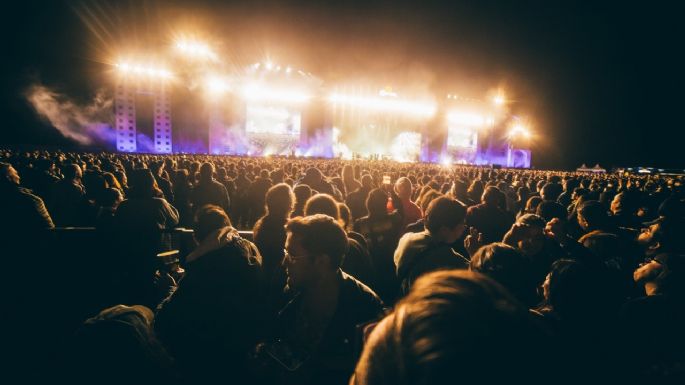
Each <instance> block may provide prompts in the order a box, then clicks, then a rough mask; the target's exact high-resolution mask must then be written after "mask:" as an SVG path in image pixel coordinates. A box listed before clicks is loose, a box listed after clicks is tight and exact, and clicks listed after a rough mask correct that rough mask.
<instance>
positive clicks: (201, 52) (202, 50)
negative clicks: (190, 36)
mask: <svg viewBox="0 0 685 385" xmlns="http://www.w3.org/2000/svg"><path fill="white" fill-rule="evenodd" d="M176 49H177V50H178V51H179V52H181V53H183V54H184V55H185V56H187V57H189V58H191V59H209V60H214V61H216V60H218V56H217V55H216V53H214V51H212V49H211V48H210V47H209V46H208V45H207V44H204V43H200V42H198V41H190V40H179V41H178V42H176Z"/></svg>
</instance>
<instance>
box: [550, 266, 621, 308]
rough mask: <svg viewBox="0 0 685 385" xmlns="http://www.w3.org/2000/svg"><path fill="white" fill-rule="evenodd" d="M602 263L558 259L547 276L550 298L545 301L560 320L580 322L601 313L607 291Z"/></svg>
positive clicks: (606, 281)
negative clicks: (570, 319) (569, 319)
mask: <svg viewBox="0 0 685 385" xmlns="http://www.w3.org/2000/svg"><path fill="white" fill-rule="evenodd" d="M603 266H604V265H603V264H601V263H591V262H590V261H587V262H579V261H576V260H571V259H560V260H557V261H555V262H554V263H553V264H552V268H551V270H550V273H549V298H547V300H546V302H547V305H548V306H551V307H552V309H553V310H554V312H555V313H556V314H558V315H559V316H560V317H561V318H574V319H583V318H586V317H590V319H591V318H592V317H593V315H595V316H599V315H600V314H602V313H603V312H604V311H605V310H606V309H607V308H608V307H609V306H608V305H609V304H608V303H606V302H605V299H606V298H607V294H609V293H610V291H609V290H608V289H607V288H606V287H605V286H606V284H607V283H608V280H607V277H606V275H605V274H603V273H604V272H605V270H604V269H602V267H603Z"/></svg>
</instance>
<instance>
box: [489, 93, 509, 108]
mask: <svg viewBox="0 0 685 385" xmlns="http://www.w3.org/2000/svg"><path fill="white" fill-rule="evenodd" d="M492 102H493V103H494V104H495V105H496V106H503V105H504V103H506V102H507V100H506V99H505V98H504V95H502V94H497V95H495V97H494V98H492Z"/></svg>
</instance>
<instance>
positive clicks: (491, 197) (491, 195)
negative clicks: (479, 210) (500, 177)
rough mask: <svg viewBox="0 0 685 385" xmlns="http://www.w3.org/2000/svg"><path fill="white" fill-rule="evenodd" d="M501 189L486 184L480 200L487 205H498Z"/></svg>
mask: <svg viewBox="0 0 685 385" xmlns="http://www.w3.org/2000/svg"><path fill="white" fill-rule="evenodd" d="M501 195H502V191H501V190H500V189H499V188H497V187H495V186H488V187H487V188H486V189H485V191H484V192H483V196H482V197H481V201H482V202H483V203H485V204H487V205H488V206H499V202H500V199H501Z"/></svg>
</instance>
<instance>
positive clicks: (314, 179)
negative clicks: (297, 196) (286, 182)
mask: <svg viewBox="0 0 685 385" xmlns="http://www.w3.org/2000/svg"><path fill="white" fill-rule="evenodd" d="M298 184H306V185H307V186H309V187H310V188H311V189H312V190H314V191H316V192H318V193H320V194H328V195H330V196H332V197H333V198H335V199H336V200H342V194H341V193H340V191H339V190H338V189H337V188H335V187H333V185H332V184H331V183H329V182H328V181H327V180H326V179H325V178H324V175H323V174H322V173H321V170H319V169H318V168H314V167H311V168H309V169H307V171H306V173H305V175H304V177H303V178H302V180H300V182H299V183H298Z"/></svg>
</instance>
